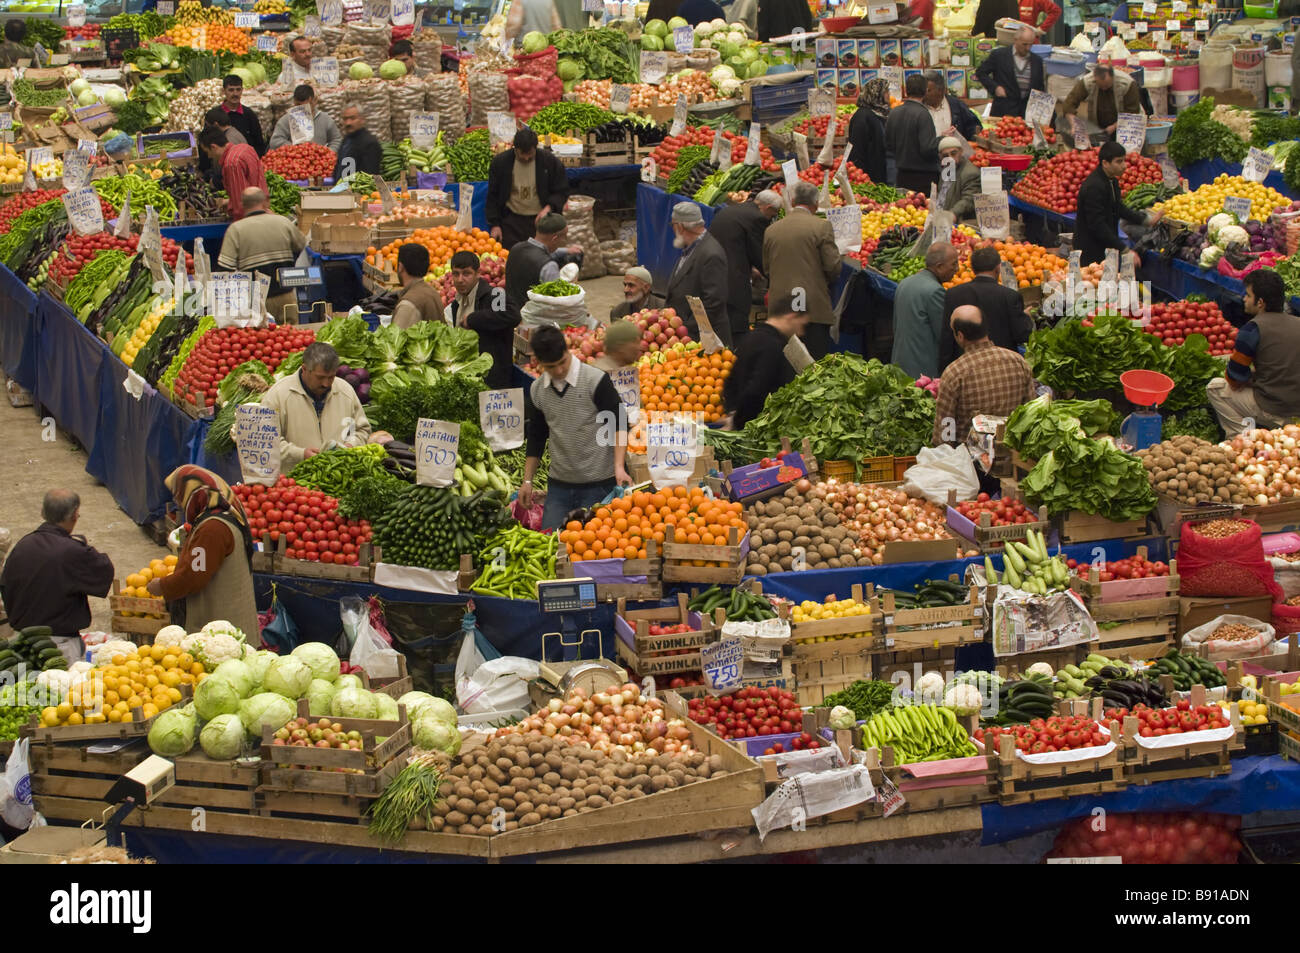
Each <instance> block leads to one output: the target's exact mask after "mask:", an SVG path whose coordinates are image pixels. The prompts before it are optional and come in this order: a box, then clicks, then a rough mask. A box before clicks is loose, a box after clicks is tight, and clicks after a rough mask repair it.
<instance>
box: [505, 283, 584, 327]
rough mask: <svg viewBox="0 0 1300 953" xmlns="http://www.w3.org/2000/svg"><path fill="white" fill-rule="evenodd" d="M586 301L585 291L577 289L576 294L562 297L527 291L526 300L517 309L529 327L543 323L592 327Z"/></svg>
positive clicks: (525, 324)
mask: <svg viewBox="0 0 1300 953" xmlns="http://www.w3.org/2000/svg"><path fill="white" fill-rule="evenodd" d="M586 301H587V293H586V292H585V291H579V292H578V293H577V294H576V295H565V296H564V297H562V298H548V297H546V296H545V295H539V294H535V293H533V292H532V291H529V292H528V300H527V301H526V302H525V303H524V306H523V307H522V308H520V309H519V315H520V317H521V318H522V319H523V323H524V326H525V327H530V328H535V327H540V326H541V325H544V324H555V325H559V326H560V327H564V326H566V325H579V326H582V327H588V328H594V327H595V326H596V322H595V321H593V320H592V318H591V315H589V314H588V313H587V304H586Z"/></svg>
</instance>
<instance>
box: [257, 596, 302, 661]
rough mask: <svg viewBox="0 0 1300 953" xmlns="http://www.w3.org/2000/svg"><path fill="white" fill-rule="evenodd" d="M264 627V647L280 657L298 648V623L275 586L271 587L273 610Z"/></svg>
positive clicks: (269, 611)
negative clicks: (281, 599)
mask: <svg viewBox="0 0 1300 953" xmlns="http://www.w3.org/2000/svg"><path fill="white" fill-rule="evenodd" d="M266 616H267V618H266V621H265V623H264V624H263V625H262V646H263V647H264V648H267V649H270V650H271V651H272V652H275V653H276V654H278V655H288V654H289V653H290V652H292V651H293V650H294V649H296V648H297V647H298V642H299V637H298V623H296V622H294V621H293V616H291V615H289V612H288V610H287V609H285V607H284V603H283V602H281V601H280V595H279V593H278V592H276V588H275V586H274V585H272V586H271V608H270V609H269V610H268V611H267V612H266Z"/></svg>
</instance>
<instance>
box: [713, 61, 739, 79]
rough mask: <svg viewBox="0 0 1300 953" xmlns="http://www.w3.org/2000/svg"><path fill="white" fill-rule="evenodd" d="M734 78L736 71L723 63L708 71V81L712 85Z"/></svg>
mask: <svg viewBox="0 0 1300 953" xmlns="http://www.w3.org/2000/svg"><path fill="white" fill-rule="evenodd" d="M735 78H736V71H735V70H734V69H732V68H731V67H730V66H728V65H727V64H725V63H723V64H721V65H718V66H715V67H713V69H711V70H710V71H709V79H710V80H711V81H712V82H714V83H721V82H722V81H723V80H728V79H735Z"/></svg>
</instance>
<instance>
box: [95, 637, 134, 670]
mask: <svg viewBox="0 0 1300 953" xmlns="http://www.w3.org/2000/svg"><path fill="white" fill-rule="evenodd" d="M134 651H135V643H133V642H125V641H123V640H122V639H110V640H109V641H107V642H105V643H104V644H103V645H100V646H97V647H96V648H95V650H94V652H93V653H92V655H91V657H90V660H91V661H92V662H94V663H95V665H96V666H100V665H107V664H109V662H111V661H112V660H113V656H114V655H117V654H119V653H121V654H122V655H130V654H131V653H132V652H134Z"/></svg>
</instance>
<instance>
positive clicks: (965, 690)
mask: <svg viewBox="0 0 1300 953" xmlns="http://www.w3.org/2000/svg"><path fill="white" fill-rule="evenodd" d="M943 703H944V704H945V705H946V706H948V707H949V708H952V709H955V710H956V712H957V714H959V715H973V714H975V713H976V712H977V711H979V710H980V709H981V708H983V707H984V697H983V696H982V695H980V690H979V689H978V688H976V687H975V686H974V685H953V686H952V687H950V688H949V689H948V691H947V692H945V693H944V696H943Z"/></svg>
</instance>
